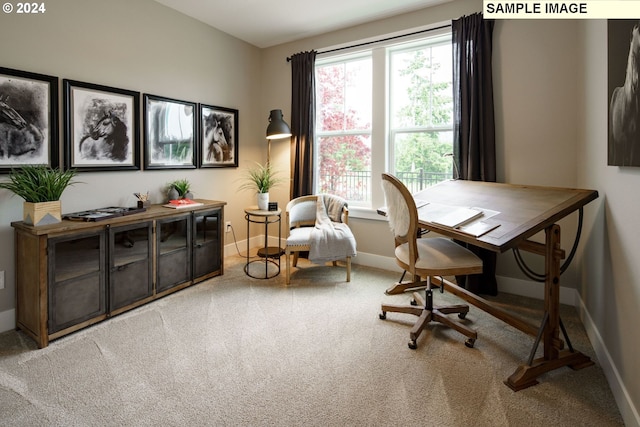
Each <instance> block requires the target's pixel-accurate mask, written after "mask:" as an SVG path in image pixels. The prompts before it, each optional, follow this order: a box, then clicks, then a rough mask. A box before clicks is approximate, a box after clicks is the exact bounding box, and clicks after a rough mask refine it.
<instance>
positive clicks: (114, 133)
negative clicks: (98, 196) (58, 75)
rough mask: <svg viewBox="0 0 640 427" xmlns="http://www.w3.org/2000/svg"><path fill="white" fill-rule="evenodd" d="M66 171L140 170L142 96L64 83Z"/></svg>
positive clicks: (66, 81) (93, 85) (94, 86)
mask: <svg viewBox="0 0 640 427" xmlns="http://www.w3.org/2000/svg"><path fill="white" fill-rule="evenodd" d="M63 87H64V125H65V126H64V155H65V168H66V169H76V170H79V171H84V172H91V171H93V172H96V171H116V170H139V169H140V139H139V135H140V92H135V91H131V90H126V89H119V88H114V87H109V86H103V85H98V84H93V83H86V82H79V81H75V80H68V79H64V80H63Z"/></svg>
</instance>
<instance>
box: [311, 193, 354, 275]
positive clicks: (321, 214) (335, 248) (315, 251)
mask: <svg viewBox="0 0 640 427" xmlns="http://www.w3.org/2000/svg"><path fill="white" fill-rule="evenodd" d="M337 205H338V204H337V203H336V201H335V199H333V198H331V196H324V195H322V196H318V201H317V203H316V210H317V212H316V225H315V227H314V228H313V230H311V241H310V249H309V260H310V261H311V262H313V263H315V264H324V263H325V262H328V261H337V260H340V259H345V258H346V257H348V256H351V257H353V256H356V239H355V237H353V233H352V232H351V229H350V228H349V226H348V225H347V224H345V223H343V222H335V221H332V217H333V219H334V220H337V221H339V220H340V219H339V218H340V215H341V213H342V205H340V206H339V209H338V206H337Z"/></svg>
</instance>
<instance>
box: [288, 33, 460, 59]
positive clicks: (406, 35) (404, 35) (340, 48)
mask: <svg viewBox="0 0 640 427" xmlns="http://www.w3.org/2000/svg"><path fill="white" fill-rule="evenodd" d="M450 27H451V24H447V25H441V26H439V27H433V28H428V29H426V30H420V31H415V32H413V33H409V34H402V35H398V36H393V37H387V38H385V39H380V40H373V41H370V42H364V43H358V44H354V45H351V46H343V47H337V48H335V49H329V50H325V51H323V52H318V53H319V54H323V53H330V52H338V51H340V50H345V49H351V48H354V47H360V46H367V45H370V44H375V43H380V42H386V41H389V40H395V39H400V38H403V37H409V36H414V35H416V34H422V33H428V32H430V31H435V30H441V29H443V28H450ZM287 62H291V57H290V56H287Z"/></svg>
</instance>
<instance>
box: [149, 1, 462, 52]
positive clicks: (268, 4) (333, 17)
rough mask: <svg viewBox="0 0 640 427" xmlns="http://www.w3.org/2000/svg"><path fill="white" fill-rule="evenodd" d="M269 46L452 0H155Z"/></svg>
mask: <svg viewBox="0 0 640 427" xmlns="http://www.w3.org/2000/svg"><path fill="white" fill-rule="evenodd" d="M155 1H157V2H158V3H161V4H163V5H165V6H168V7H170V8H171V9H175V10H177V11H179V12H181V13H183V14H185V15H188V16H191V17H193V18H195V19H197V20H199V21H202V22H204V23H206V24H208V25H210V26H212V27H214V28H217V29H218V30H221V31H223V32H225V33H228V34H231V35H232V36H234V37H237V38H239V39H241V40H244V41H246V42H248V43H251V44H252V45H254V46H257V47H260V48H265V47H269V46H275V45H277V44H281V43H287V42H291V41H294V40H298V39H302V38H305V37H310V36H314V35H318V34H322V33H325V32H328V31H334V30H338V29H341V28H346V27H351V26H353V25H358V24H363V23H365V22H370V21H375V20H378V19H382V18H387V17H390V16H394V15H399V14H401V13H405V12H411V11H414V10H418V9H422V8H425V7H428V6H433V5H435V4H440V3H445V2H448V1H451V0H278V1H269V0H224V1H223V0H155Z"/></svg>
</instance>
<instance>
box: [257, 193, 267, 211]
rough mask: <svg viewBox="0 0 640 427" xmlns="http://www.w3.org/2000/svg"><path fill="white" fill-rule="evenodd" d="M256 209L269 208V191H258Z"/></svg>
mask: <svg viewBox="0 0 640 427" xmlns="http://www.w3.org/2000/svg"><path fill="white" fill-rule="evenodd" d="M258 209H260V210H261V211H268V210H269V193H258Z"/></svg>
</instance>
